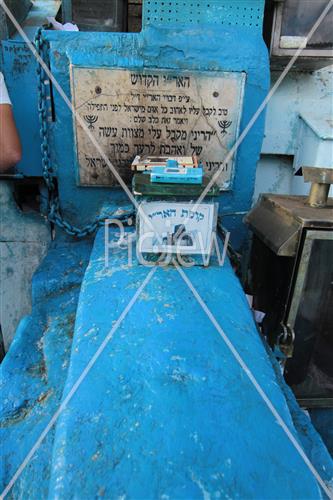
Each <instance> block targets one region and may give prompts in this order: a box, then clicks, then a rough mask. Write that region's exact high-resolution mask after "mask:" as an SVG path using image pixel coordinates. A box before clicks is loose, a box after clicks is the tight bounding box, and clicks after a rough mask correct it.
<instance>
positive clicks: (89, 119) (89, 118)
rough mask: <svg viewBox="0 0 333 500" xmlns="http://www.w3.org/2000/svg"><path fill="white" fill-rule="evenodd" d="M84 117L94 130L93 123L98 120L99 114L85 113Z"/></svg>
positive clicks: (90, 128) (89, 126)
mask: <svg viewBox="0 0 333 500" xmlns="http://www.w3.org/2000/svg"><path fill="white" fill-rule="evenodd" d="M83 118H84V119H85V121H86V122H87V123H88V124H89V125H88V128H89V130H93V129H94V128H95V127H94V125H93V124H94V123H96V122H97V120H98V116H97V115H84V117H83Z"/></svg>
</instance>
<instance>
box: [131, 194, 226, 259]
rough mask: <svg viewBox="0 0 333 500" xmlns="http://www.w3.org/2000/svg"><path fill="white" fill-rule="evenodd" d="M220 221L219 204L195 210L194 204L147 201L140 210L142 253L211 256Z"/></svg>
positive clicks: (139, 248)
mask: <svg viewBox="0 0 333 500" xmlns="http://www.w3.org/2000/svg"><path fill="white" fill-rule="evenodd" d="M216 221H217V204H216V203H202V204H200V205H199V206H198V207H197V208H195V207H194V204H191V203H178V202H164V201H163V202H161V201H155V202H148V201H143V202H142V203H140V209H139V210H138V224H139V225H138V239H137V245H138V251H139V252H140V253H162V252H165V253H177V252H178V253H181V254H182V255H195V254H201V255H209V254H210V252H211V243H212V235H213V232H214V231H215V228H216Z"/></svg>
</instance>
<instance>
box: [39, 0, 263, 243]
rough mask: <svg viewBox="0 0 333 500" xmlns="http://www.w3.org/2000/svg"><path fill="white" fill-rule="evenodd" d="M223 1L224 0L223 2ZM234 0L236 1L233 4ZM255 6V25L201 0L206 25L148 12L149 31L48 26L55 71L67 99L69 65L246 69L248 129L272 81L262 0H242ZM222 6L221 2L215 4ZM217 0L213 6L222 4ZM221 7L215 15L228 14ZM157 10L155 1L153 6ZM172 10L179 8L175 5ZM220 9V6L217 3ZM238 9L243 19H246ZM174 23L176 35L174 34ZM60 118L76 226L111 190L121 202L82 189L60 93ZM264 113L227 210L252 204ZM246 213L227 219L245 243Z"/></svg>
mask: <svg viewBox="0 0 333 500" xmlns="http://www.w3.org/2000/svg"><path fill="white" fill-rule="evenodd" d="M223 3H224V2H222V3H221V2H220V6H221V5H222V4H223ZM229 3H230V2H229ZM245 3H246V5H247V7H248V8H249V9H250V8H251V7H254V6H255V7H256V8H258V9H259V12H258V13H257V14H258V15H257V17H256V21H255V23H254V24H253V26H250V25H249V23H245V24H243V23H242V22H241V21H239V23H240V24H239V25H237V26H236V22H237V21H236V10H235V11H233V22H232V23H231V22H230V23H229V24H230V25H229V24H227V25H226V24H222V23H221V25H218V24H214V23H212V22H211V17H212V16H211V11H210V9H209V8H204V7H205V6H206V4H207V2H203V1H201V3H200V5H201V7H202V8H203V9H202V18H201V24H193V25H191V24H190V22H189V23H188V24H187V25H184V24H182V25H181V26H179V25H178V24H179V23H178V24H175V23H174V21H173V19H170V20H169V21H168V20H166V22H165V23H164V24H163V25H158V26H157V27H155V25H154V24H153V21H152V20H151V19H149V20H148V18H147V16H145V19H146V25H145V26H144V28H143V31H142V32H141V33H138V34H133V33H125V34H124V33H93V34H92V33H66V32H55V31H47V32H45V33H44V35H45V37H46V38H47V40H48V41H49V43H50V58H51V70H52V72H53V74H54V76H55V77H56V79H57V80H58V82H59V83H60V85H61V87H62V88H63V89H64V91H65V92H66V94H67V95H68V97H71V93H70V65H71V64H72V65H76V66H84V67H123V68H130V69H135V70H140V69H143V68H163V69H170V70H195V71H202V72H206V71H244V72H246V86H245V96H244V108H243V113H242V120H241V130H243V129H244V127H245V126H246V124H247V123H248V122H249V120H250V118H251V117H252V115H253V114H254V113H255V111H256V110H257V108H258V106H259V104H260V103H261V101H262V100H263V99H264V97H265V95H266V92H267V90H268V86H269V69H268V68H269V66H268V57H267V49H266V46H265V44H264V42H263V40H262V36H261V31H260V29H258V24H259V25H260V26H261V23H262V6H263V2H262V1H261V0H248V1H247V2H244V1H242V2H240V4H242V6H243V8H244V5H245ZM158 4H159V3H158ZM215 4H216V2H215ZM215 4H214V5H215ZM189 5H190V2H188V5H187V6H185V5H184V7H182V9H183V12H182V19H183V20H184V19H185V18H186V16H185V14H186V12H187V10H186V9H189ZM216 5H217V4H216ZM216 5H215V7H214V8H216V11H214V12H216V18H218V16H219V15H220V16H222V14H221V12H222V11H220V10H219V9H218V8H217V7H216ZM152 8H153V7H152ZM171 8H173V7H171ZM211 9H213V6H211ZM242 15H243V13H242V11H239V13H238V16H239V20H241V19H242ZM175 29H176V30H177V36H175ZM54 103H55V116H56V121H55V123H54V124H52V138H53V156H54V157H53V162H54V164H55V165H56V166H57V169H58V180H59V189H60V199H61V204H62V209H63V211H64V213H65V214H66V215H68V217H69V218H70V219H71V221H72V222H73V223H75V224H79V223H80V222H81V224H82V223H85V222H87V221H89V220H91V219H92V217H94V216H95V215H97V214H98V212H99V210H100V206H101V204H102V203H103V201H104V200H105V197H106V196H108V195H109V196H112V198H113V199H114V200H116V199H117V197H118V195H119V190H117V189H105V188H96V187H92V188H88V187H85V188H82V187H81V188H78V187H77V183H76V182H77V181H76V172H77V168H78V165H77V160H76V153H75V145H74V135H73V119H72V116H71V113H70V111H69V109H68V108H67V106H66V104H65V103H64V101H63V100H62V98H61V97H60V96H59V95H58V94H57V92H55V94H54ZM263 124H264V117H263V116H261V117H260V118H259V119H258V121H257V122H256V124H255V125H254V126H253V128H252V129H251V131H250V133H249V134H248V135H247V137H246V139H245V140H244V141H243V143H242V145H241V146H240V148H239V150H238V152H237V161H236V166H235V176H234V182H233V187H232V190H231V191H229V192H227V193H223V194H222V195H221V204H220V208H221V212H222V213H223V212H227V213H230V212H239V211H246V210H248V209H249V207H250V205H251V200H252V195H253V189H254V180H255V168H256V162H257V160H258V158H259V153H260V149H261V142H262V136H263ZM241 218H242V216H241V215H236V216H235V217H233V218H232V217H228V220H227V221H226V225H227V226H228V228H230V229H231V230H232V239H233V243H234V244H235V245H236V246H237V247H239V246H241V244H242V242H243V241H244V237H245V234H246V232H245V229H244V226H243V225H242V223H241Z"/></svg>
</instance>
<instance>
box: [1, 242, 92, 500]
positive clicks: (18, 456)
mask: <svg viewBox="0 0 333 500" xmlns="http://www.w3.org/2000/svg"><path fill="white" fill-rule="evenodd" d="M90 246H91V243H87V242H82V243H67V244H66V243H57V244H55V243H53V244H52V245H51V248H50V250H49V253H48V255H47V257H46V258H45V260H44V262H43V263H42V265H41V266H40V268H39V270H38V271H37V273H36V274H35V276H34V278H33V285H32V294H33V301H32V303H33V304H32V305H33V308H32V313H31V315H30V316H26V317H25V318H23V319H22V320H21V323H20V325H19V327H18V329H17V331H16V335H15V338H14V341H13V343H12V345H11V348H10V350H9V352H8V353H7V355H6V357H5V359H4V361H3V363H2V365H1V415H0V436H1V437H0V439H1V455H2V456H1V458H2V460H1V465H2V467H1V477H0V487H1V491H2V490H3V488H4V486H5V485H6V484H7V483H8V482H9V480H10V478H11V476H12V475H13V474H14V472H15V471H16V469H17V467H18V466H19V465H20V463H21V462H22V460H23V459H24V457H25V456H26V454H27V453H28V452H29V450H30V448H31V446H32V445H33V444H34V442H35V441H36V439H37V438H38V436H39V434H40V432H41V431H42V430H43V428H44V427H45V425H46V424H47V422H48V421H49V419H50V418H51V416H52V414H53V413H54V411H55V410H56V408H57V405H59V403H60V399H61V396H62V391H63V386H64V383H65V380H66V374H67V369H68V365H69V356H70V351H71V344H72V336H73V331H74V321H75V314H76V305H77V300H78V295H79V290H80V284H81V280H82V275H83V273H84V270H85V266H86V265H87V262H88V257H89V251H90ZM52 446H53V432H50V434H49V435H48V436H47V438H46V440H45V441H44V443H43V444H42V446H41V447H40V449H39V450H38V452H37V453H36V455H35V457H34V459H33V460H32V462H31V464H30V465H29V467H28V468H27V470H26V471H25V473H24V474H23V475H22V477H21V478H20V480H19V482H18V483H17V485H16V486H14V489H13V496H14V498H19V497H21V495H24V497H25V498H27V497H29V498H36V499H37V498H46V497H47V492H48V484H49V478H50V466H51V463H50V457H51V453H52Z"/></svg>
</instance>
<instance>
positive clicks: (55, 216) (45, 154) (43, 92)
mask: <svg viewBox="0 0 333 500" xmlns="http://www.w3.org/2000/svg"><path fill="white" fill-rule="evenodd" d="M42 31H43V29H42V28H39V29H38V31H37V34H36V38H35V46H36V49H37V52H38V54H39V55H40V57H41V58H42V60H43V61H44V62H45V64H46V65H48V63H49V61H48V54H49V45H48V42H47V41H46V40H45V39H44V38H43V35H42ZM37 77H38V114H39V122H40V138H41V153H42V169H43V177H44V180H45V183H46V186H47V188H48V192H49V210H48V220H49V221H50V222H52V223H53V224H56V225H57V226H58V227H60V228H61V229H63V230H64V231H65V232H66V233H67V234H69V235H71V236H75V237H76V238H84V237H85V236H89V235H91V234H93V233H94V232H95V231H96V230H97V229H98V228H99V227H100V226H103V225H104V223H105V221H106V219H110V218H111V217H112V218H117V219H119V220H122V221H124V222H126V221H127V220H128V219H129V218H130V217H131V216H132V215H133V213H126V214H124V215H117V216H116V217H114V216H113V215H112V214H111V215H109V216H108V217H104V216H99V217H97V218H96V219H95V220H94V222H92V223H90V224H88V225H86V226H84V227H83V228H78V227H76V226H73V225H72V224H71V223H70V222H68V221H66V220H65V219H64V218H63V216H62V214H61V211H60V203H59V196H58V192H57V187H56V182H55V178H56V173H55V171H54V168H53V165H52V162H51V152H50V144H49V127H48V114H49V113H48V109H47V106H46V103H47V97H48V92H49V89H50V83H51V82H50V80H49V77H48V75H47V74H46V72H45V71H44V69H43V68H42V66H41V65H40V64H38V65H37Z"/></svg>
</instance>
